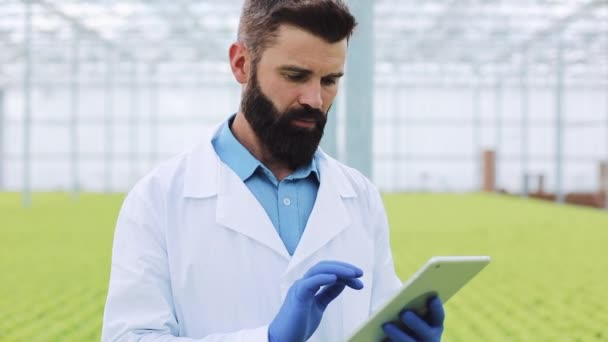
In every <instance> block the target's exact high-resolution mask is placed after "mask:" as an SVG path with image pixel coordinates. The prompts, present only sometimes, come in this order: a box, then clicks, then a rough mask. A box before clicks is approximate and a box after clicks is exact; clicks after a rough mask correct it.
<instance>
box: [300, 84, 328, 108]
mask: <svg viewBox="0 0 608 342" xmlns="http://www.w3.org/2000/svg"><path fill="white" fill-rule="evenodd" d="M321 92H322V89H321V84H319V83H317V82H308V83H307V84H306V85H304V86H303V89H302V93H301V94H300V99H299V102H300V105H302V106H309V107H312V108H314V109H319V110H322V108H323V97H322V95H321Z"/></svg>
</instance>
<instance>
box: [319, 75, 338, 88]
mask: <svg viewBox="0 0 608 342" xmlns="http://www.w3.org/2000/svg"><path fill="white" fill-rule="evenodd" d="M336 82H338V81H337V79H336V78H335V77H329V78H322V79H321V84H323V85H325V86H332V85H334V84H336Z"/></svg>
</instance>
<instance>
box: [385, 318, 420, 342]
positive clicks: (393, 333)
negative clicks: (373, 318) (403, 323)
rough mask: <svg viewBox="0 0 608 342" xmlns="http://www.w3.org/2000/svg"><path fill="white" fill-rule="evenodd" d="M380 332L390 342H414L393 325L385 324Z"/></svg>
mask: <svg viewBox="0 0 608 342" xmlns="http://www.w3.org/2000/svg"><path fill="white" fill-rule="evenodd" d="M382 330H384V333H385V334H386V336H388V337H389V338H390V339H391V341H394V342H416V340H415V339H414V338H413V337H411V336H410V335H408V334H406V333H405V331H403V330H401V329H399V328H398V327H397V326H396V325H394V324H393V323H387V324H385V325H383V326H382Z"/></svg>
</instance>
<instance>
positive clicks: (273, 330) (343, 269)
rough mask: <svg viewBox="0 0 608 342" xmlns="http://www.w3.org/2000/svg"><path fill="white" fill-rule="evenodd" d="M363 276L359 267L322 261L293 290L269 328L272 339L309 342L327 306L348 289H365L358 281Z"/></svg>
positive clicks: (272, 341) (276, 341)
mask: <svg viewBox="0 0 608 342" xmlns="http://www.w3.org/2000/svg"><path fill="white" fill-rule="evenodd" d="M362 275H363V271H362V270H361V269H359V268H357V267H356V266H353V265H350V264H347V263H343V262H338V261H322V262H320V263H318V264H317V265H315V266H313V267H311V268H310V269H309V270H308V271H307V272H306V274H304V276H303V277H302V279H299V280H297V281H296V282H295V283H294V284H293V285H292V286H291V287H290V288H289V291H288V292H287V296H286V297H285V301H284V302H283V305H282V306H281V309H280V310H279V313H278V314H277V316H276V317H275V318H274V320H273V321H272V323H270V326H269V327H268V340H269V341H270V342H300V341H306V340H307V339H308V338H310V336H312V334H313V333H314V332H315V330H317V327H318V326H319V323H321V318H322V317H323V312H324V311H325V308H327V305H328V304H329V303H331V301H332V300H334V299H335V298H336V297H338V296H339V295H340V293H342V291H343V290H344V288H345V287H346V286H348V287H350V288H353V289H356V290H360V289H362V288H363V283H362V282H361V280H359V279H357V278H359V277H361V276H362ZM323 286H324V288H323V289H321V287H323ZM319 290H321V291H319Z"/></svg>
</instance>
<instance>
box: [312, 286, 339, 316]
mask: <svg viewBox="0 0 608 342" xmlns="http://www.w3.org/2000/svg"><path fill="white" fill-rule="evenodd" d="M345 287H346V285H344V284H335V285H331V286H326V287H325V288H324V289H323V290H321V292H320V293H319V294H318V295H317V296H316V298H315V299H316V300H317V303H318V304H319V307H321V310H325V308H327V305H329V303H331V301H333V300H334V299H336V298H337V297H338V296H339V295H340V293H342V291H343V290H344V288H345Z"/></svg>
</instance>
